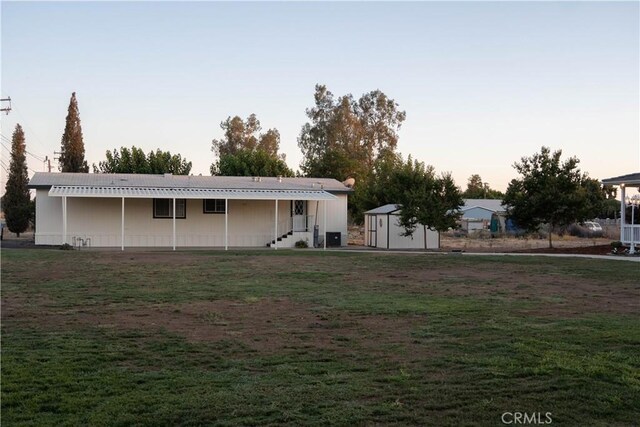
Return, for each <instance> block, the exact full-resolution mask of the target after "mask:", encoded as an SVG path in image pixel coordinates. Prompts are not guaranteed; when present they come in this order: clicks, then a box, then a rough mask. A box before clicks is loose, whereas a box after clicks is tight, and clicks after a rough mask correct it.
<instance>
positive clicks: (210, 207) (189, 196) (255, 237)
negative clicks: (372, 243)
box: [36, 185, 338, 250]
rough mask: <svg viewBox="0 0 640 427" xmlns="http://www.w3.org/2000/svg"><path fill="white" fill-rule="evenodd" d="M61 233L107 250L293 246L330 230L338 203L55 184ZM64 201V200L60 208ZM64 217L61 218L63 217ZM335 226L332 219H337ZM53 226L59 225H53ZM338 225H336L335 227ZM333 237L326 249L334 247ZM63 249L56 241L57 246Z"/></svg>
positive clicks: (287, 193)
mask: <svg viewBox="0 0 640 427" xmlns="http://www.w3.org/2000/svg"><path fill="white" fill-rule="evenodd" d="M47 196H48V198H49V200H51V203H54V204H57V207H58V209H57V210H59V212H60V216H59V217H58V221H60V222H58V224H60V225H59V227H60V228H58V227H55V228H58V229H59V230H61V235H60V234H58V235H57V236H58V237H55V236H46V235H45V234H44V233H42V232H41V233H39V235H37V236H36V240H38V238H39V239H40V240H41V241H43V240H44V239H47V238H48V237H49V238H50V240H51V241H52V242H53V241H56V242H60V241H61V242H62V243H67V244H71V245H88V246H100V247H120V249H121V250H125V248H126V247H170V248H172V249H173V250H176V248H178V247H221V248H222V247H223V248H224V249H225V250H227V249H228V248H229V247H265V246H268V247H271V248H273V249H278V248H282V247H291V246H293V244H294V239H295V240H299V239H303V240H307V241H308V242H309V245H311V244H312V241H313V240H312V239H313V228H314V226H317V228H318V229H319V231H320V232H321V233H322V234H320V235H324V233H326V231H327V230H328V224H327V221H328V214H327V205H328V204H329V205H331V203H332V202H335V201H336V200H337V199H338V198H337V197H336V196H334V195H333V194H330V193H328V192H326V191H323V190H321V189H318V190H284V189H283V190H257V189H251V190H247V189H227V190H225V189H202V188H139V187H87V186H55V185H54V186H52V187H51V189H50V190H49V191H48V194H47ZM56 202H57V203H56ZM56 216H57V215H56ZM329 222H330V223H331V221H329ZM49 228H51V227H49ZM329 228H331V224H329ZM325 240H326V239H322V246H323V247H326V244H327V243H326V241H325ZM54 244H55V243H54Z"/></svg>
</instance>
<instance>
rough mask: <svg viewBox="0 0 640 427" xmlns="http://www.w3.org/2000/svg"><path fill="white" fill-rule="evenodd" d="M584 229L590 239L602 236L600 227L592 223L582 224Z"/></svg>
mask: <svg viewBox="0 0 640 427" xmlns="http://www.w3.org/2000/svg"><path fill="white" fill-rule="evenodd" d="M582 226H583V227H584V228H586V229H587V230H588V232H589V235H590V236H591V237H600V236H602V233H603V231H602V226H601V225H600V224H598V223H597V222H594V221H586V222H584V223H583V224H582Z"/></svg>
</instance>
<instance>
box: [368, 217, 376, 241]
mask: <svg viewBox="0 0 640 427" xmlns="http://www.w3.org/2000/svg"><path fill="white" fill-rule="evenodd" d="M368 218H369V227H368V229H369V246H371V247H374V248H375V247H377V246H378V233H377V231H378V221H377V216H376V215H369V216H368Z"/></svg>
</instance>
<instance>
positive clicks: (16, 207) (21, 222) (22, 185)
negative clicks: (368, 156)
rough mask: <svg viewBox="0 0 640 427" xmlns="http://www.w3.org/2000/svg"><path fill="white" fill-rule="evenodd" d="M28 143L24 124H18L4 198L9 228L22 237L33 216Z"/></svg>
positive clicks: (13, 139)
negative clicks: (27, 156)
mask: <svg viewBox="0 0 640 427" xmlns="http://www.w3.org/2000/svg"><path fill="white" fill-rule="evenodd" d="M25 153H26V143H25V138H24V131H23V130H22V126H20V125H19V124H17V125H16V128H15V130H14V131H13V137H12V139H11V161H10V164H9V176H8V177H7V183H6V185H5V194H4V197H3V198H2V202H3V209H4V215H5V220H6V222H7V228H9V230H10V231H12V232H14V233H16V234H17V235H18V237H20V233H23V232H24V231H26V229H27V227H29V220H30V218H31V203H30V200H31V196H30V194H29V189H28V188H27V185H28V184H29V175H28V171H27V159H26V155H25Z"/></svg>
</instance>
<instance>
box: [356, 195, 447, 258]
mask: <svg viewBox="0 0 640 427" xmlns="http://www.w3.org/2000/svg"><path fill="white" fill-rule="evenodd" d="M400 211H401V207H400V205H395V204H389V205H384V206H380V207H379V208H375V209H372V210H370V211H367V212H365V213H364V243H365V245H366V246H370V247H372V248H383V249H439V248H440V233H438V232H437V231H435V230H431V229H429V228H427V227H426V226H418V227H417V228H416V230H415V231H414V233H413V235H412V236H403V235H402V233H403V232H404V229H403V228H402V227H401V226H400V225H399V217H400Z"/></svg>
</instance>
